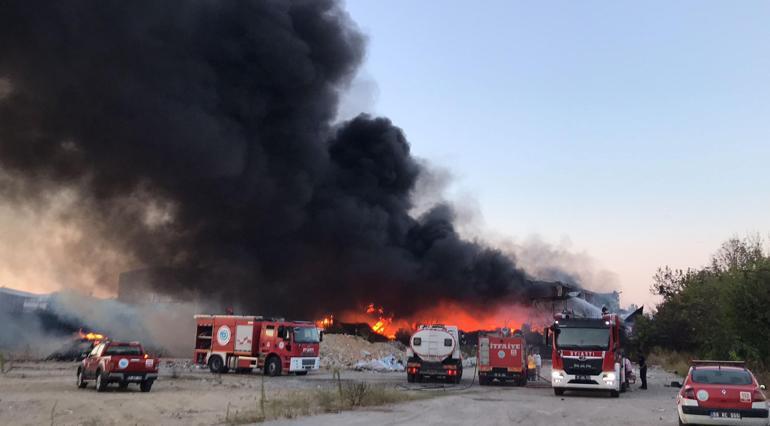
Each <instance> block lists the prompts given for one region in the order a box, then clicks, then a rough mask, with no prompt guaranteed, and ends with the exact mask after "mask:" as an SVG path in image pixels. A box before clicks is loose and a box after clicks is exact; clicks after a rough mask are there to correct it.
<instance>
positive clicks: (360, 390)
mask: <svg viewBox="0 0 770 426" xmlns="http://www.w3.org/2000/svg"><path fill="white" fill-rule="evenodd" d="M367 393H369V384H368V383H366V382H351V383H347V384H345V387H343V388H342V398H343V400H344V401H345V403H347V404H348V406H350V407H358V406H360V405H361V404H362V403H363V402H364V398H366V394H367Z"/></svg>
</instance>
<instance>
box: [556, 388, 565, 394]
mask: <svg viewBox="0 0 770 426" xmlns="http://www.w3.org/2000/svg"><path fill="white" fill-rule="evenodd" d="M553 394H554V395H556V396H561V395H564V389H563V388H553Z"/></svg>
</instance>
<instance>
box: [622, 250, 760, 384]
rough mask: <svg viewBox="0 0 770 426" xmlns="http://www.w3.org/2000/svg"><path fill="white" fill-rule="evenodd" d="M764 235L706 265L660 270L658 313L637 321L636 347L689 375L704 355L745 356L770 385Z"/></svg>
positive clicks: (655, 288) (656, 281)
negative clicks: (692, 361)
mask: <svg viewBox="0 0 770 426" xmlns="http://www.w3.org/2000/svg"><path fill="white" fill-rule="evenodd" d="M764 246H765V244H764V242H763V240H762V239H761V238H760V237H749V238H745V239H738V238H733V239H730V240H728V241H726V242H725V243H723V244H722V246H721V247H720V248H719V250H718V251H717V252H716V254H714V256H713V257H712V259H711V262H710V264H709V265H708V266H705V267H703V268H701V269H687V270H674V269H671V268H670V267H668V266H666V267H662V268H659V269H658V271H657V273H656V274H655V277H654V280H653V285H652V287H651V289H650V290H651V292H652V293H653V294H656V295H659V296H661V297H662V301H661V303H660V304H658V306H657V309H656V312H655V313H654V314H652V315H648V316H644V317H641V318H639V319H638V320H637V321H636V330H635V331H636V333H635V334H636V346H637V350H640V351H642V352H644V353H648V354H649V358H650V362H656V363H660V364H661V365H663V366H664V368H667V369H669V370H670V371H677V372H678V373H679V374H682V375H684V374H686V372H687V369H686V368H687V363H688V362H689V360H690V359H692V358H694V357H697V358H701V359H719V360H745V361H747V363H748V365H749V368H751V369H752V370H753V371H754V373H755V374H757V375H758V376H759V378H760V381H761V382H762V383H764V384H770V374H769V372H770V256H769V255H768V253H767V251H766V250H765V248H764Z"/></svg>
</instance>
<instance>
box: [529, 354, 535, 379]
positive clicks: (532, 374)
mask: <svg viewBox="0 0 770 426" xmlns="http://www.w3.org/2000/svg"><path fill="white" fill-rule="evenodd" d="M535 368H536V365H535V356H534V355H532V353H531V352H530V353H529V355H527V376H528V377H529V380H535Z"/></svg>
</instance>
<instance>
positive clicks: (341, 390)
mask: <svg viewBox="0 0 770 426" xmlns="http://www.w3.org/2000/svg"><path fill="white" fill-rule="evenodd" d="M335 377H336V383H335V384H334V386H332V387H328V386H326V387H318V388H316V389H300V390H294V391H287V392H282V393H271V394H270V396H269V397H268V396H266V395H265V392H264V387H263V388H262V391H261V392H260V395H258V396H257V397H256V400H255V401H254V403H253V404H252V405H251V406H249V407H236V406H230V405H228V406H227V410H226V412H225V419H224V420H225V421H224V422H225V424H228V425H241V424H249V423H257V422H264V421H269V420H276V419H282V418H287V419H291V418H296V417H302V416H311V415H316V414H324V413H338V412H341V411H346V410H354V409H357V408H362V407H374V406H380V405H387V404H393V403H398V402H405V401H410V400H416V399H425V398H431V397H434V396H437V395H438V393H436V392H426V391H423V392H418V391H408V390H403V389H399V388H396V387H393V386H386V385H375V384H368V383H366V382H361V381H342V380H341V379H340V378H339V373H337V374H335ZM263 386H264V382H263Z"/></svg>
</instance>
